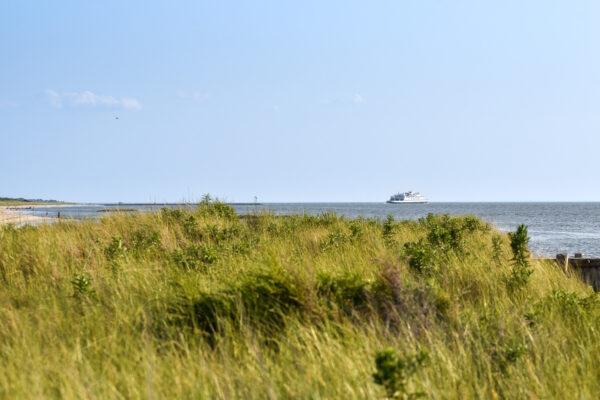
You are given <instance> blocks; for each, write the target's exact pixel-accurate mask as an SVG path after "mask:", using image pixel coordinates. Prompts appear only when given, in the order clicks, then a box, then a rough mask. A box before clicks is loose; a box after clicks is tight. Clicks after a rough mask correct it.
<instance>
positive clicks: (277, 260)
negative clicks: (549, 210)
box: [0, 201, 600, 399]
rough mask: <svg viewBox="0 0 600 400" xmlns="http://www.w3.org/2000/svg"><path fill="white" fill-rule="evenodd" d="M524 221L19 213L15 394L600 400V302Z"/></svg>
mask: <svg viewBox="0 0 600 400" xmlns="http://www.w3.org/2000/svg"><path fill="white" fill-rule="evenodd" d="M525 234H526V232H525ZM516 236H518V234H515V235H513V236H512V237H509V236H508V235H505V234H501V233H499V232H498V231H496V230H495V229H493V228H492V227H490V226H488V225H486V224H485V223H483V222H481V221H480V220H478V219H476V218H473V217H450V216H433V215H430V216H428V217H427V218H423V219H421V220H419V221H401V222H396V221H394V220H393V219H392V218H389V219H388V220H386V221H378V220H372V219H356V220H350V219H346V218H343V217H338V216H335V215H332V214H323V215H320V216H309V215H294V216H274V215H270V214H257V215H248V216H238V215H236V214H235V212H234V211H233V209H232V208H230V207H228V206H226V205H224V204H221V203H213V202H209V201H206V202H203V203H201V204H199V205H198V207H197V208H196V207H194V208H189V209H180V210H168V209H163V210H162V211H160V212H157V213H134V214H126V213H112V214H111V215H107V216H104V217H103V218H101V219H100V220H99V221H81V222H58V223H55V224H52V225H40V226H36V227H32V226H24V227H21V228H15V227H13V226H5V227H2V228H0V371H2V373H0V398H24V399H40V398H57V399H58V398H66V399H71V398H73V399H75V398H77V399H80V398H98V399H111V398H115V399H120V398H148V399H163V398H178V399H180V398H181V399H185V398H195V399H196V398H198V399H213V398H222V399H232V398H244V399H265V398H273V399H274V398H294V399H295V398H314V399H340V398H344V399H353V398H386V397H396V398H411V397H412V398H415V397H423V398H431V399H446V398H448V399H459V398H460V399H463V398H482V399H488V398H598V397H599V396H600V351H599V350H600V348H599V347H600V298H599V297H597V296H596V295H595V294H594V293H593V292H592V290H591V288H589V287H588V286H586V285H584V284H583V283H581V282H580V281H579V280H578V279H576V278H575V277H570V278H569V277H566V276H565V275H564V274H563V273H562V272H561V271H560V269H559V268H557V267H556V266H555V265H552V264H550V263H543V262H540V261H536V260H531V259H529V258H527V257H526V254H525V255H523V254H521V256H522V257H521V258H519V255H518V254H515V246H514V244H515V237H516ZM521 236H522V235H521ZM511 240H512V242H511ZM511 243H512V244H513V246H512V248H511ZM522 250H523V248H522V247H521V251H522ZM516 251H517V252H518V251H519V250H518V248H517V250H516ZM523 271H525V272H523Z"/></svg>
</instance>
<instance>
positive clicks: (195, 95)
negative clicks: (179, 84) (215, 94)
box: [176, 90, 210, 101]
mask: <svg viewBox="0 0 600 400" xmlns="http://www.w3.org/2000/svg"><path fill="white" fill-rule="evenodd" d="M176 95H177V97H179V98H180V99H185V100H193V101H202V100H206V99H208V98H209V97H210V93H208V92H198V91H186V90H178V91H177V93H176Z"/></svg>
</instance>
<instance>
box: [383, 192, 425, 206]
mask: <svg viewBox="0 0 600 400" xmlns="http://www.w3.org/2000/svg"><path fill="white" fill-rule="evenodd" d="M387 202H388V203H391V204H404V203H412V204H415V203H416V204H424V203H429V200H427V199H426V198H425V197H423V196H422V195H421V194H420V193H418V192H413V191H408V192H404V193H396V194H394V195H392V196H391V197H390V199H389V200H388V201H387Z"/></svg>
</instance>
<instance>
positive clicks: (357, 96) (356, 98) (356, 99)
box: [352, 93, 365, 104]
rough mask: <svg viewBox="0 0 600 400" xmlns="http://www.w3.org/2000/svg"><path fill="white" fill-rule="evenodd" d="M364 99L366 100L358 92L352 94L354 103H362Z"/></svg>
mask: <svg viewBox="0 0 600 400" xmlns="http://www.w3.org/2000/svg"><path fill="white" fill-rule="evenodd" d="M364 101H365V99H364V98H363V97H362V96H361V95H360V94H358V93H355V94H354V95H353V96H352V102H353V103H354V104H361V103H364Z"/></svg>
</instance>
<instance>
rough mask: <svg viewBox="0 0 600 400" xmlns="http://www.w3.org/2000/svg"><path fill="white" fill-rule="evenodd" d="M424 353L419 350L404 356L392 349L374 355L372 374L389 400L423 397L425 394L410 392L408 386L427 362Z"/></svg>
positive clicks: (418, 391)
mask: <svg viewBox="0 0 600 400" xmlns="http://www.w3.org/2000/svg"><path fill="white" fill-rule="evenodd" d="M428 359H429V356H428V354H427V352H426V351H423V350H420V351H418V352H416V353H414V354H409V355H406V356H402V355H400V354H399V353H398V352H397V351H396V350H394V349H391V348H390V349H386V350H382V351H379V352H377V354H376V355H375V368H376V369H377V372H375V373H374V374H373V379H374V380H375V383H376V384H378V385H381V386H383V387H384V388H385V391H386V394H387V397H388V398H390V399H415V398H419V397H424V396H425V392H423V391H420V390H417V391H410V388H409V384H410V383H411V381H412V380H413V376H414V375H415V374H416V373H417V372H419V371H420V370H421V369H422V368H423V367H424V366H425V365H426V362H427V361H428Z"/></svg>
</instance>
